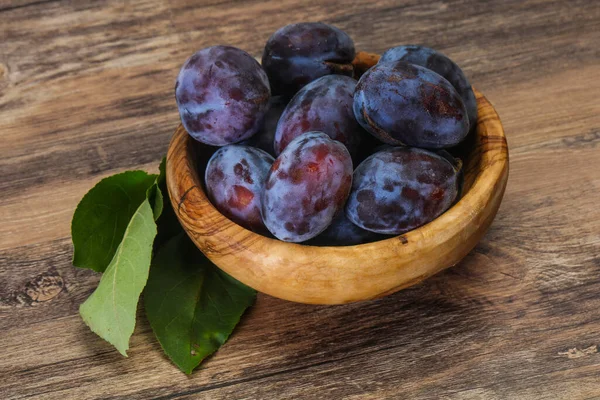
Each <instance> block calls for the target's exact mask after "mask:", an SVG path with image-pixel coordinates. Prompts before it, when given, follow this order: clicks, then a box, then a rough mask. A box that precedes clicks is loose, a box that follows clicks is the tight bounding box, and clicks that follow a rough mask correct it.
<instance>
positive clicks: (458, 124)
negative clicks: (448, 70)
mask: <svg viewBox="0 0 600 400" xmlns="http://www.w3.org/2000/svg"><path fill="white" fill-rule="evenodd" d="M353 109H354V115H355V117H356V119H357V120H358V122H359V123H360V124H361V125H362V126H363V127H364V128H365V129H366V130H367V131H369V132H370V133H372V134H373V135H374V136H375V137H377V138H378V139H379V140H381V141H383V142H384V143H388V144H393V145H398V144H403V145H407V146H415V147H422V148H430V149H440V148H446V147H452V146H454V145H456V144H458V143H460V142H461V141H462V140H463V139H464V138H465V136H467V133H468V132H469V119H468V117H467V110H466V109H465V105H464V103H463V101H462V99H461V98H460V96H459V95H458V93H457V92H456V90H455V89H454V87H453V86H452V85H451V84H450V82H448V81H447V80H446V79H444V78H443V77H441V76H440V75H438V74H436V73H435V72H433V71H431V70H429V69H427V68H424V67H421V66H418V65H414V64H409V63H406V62H404V61H391V62H384V63H379V64H377V65H375V66H374V67H372V68H371V69H369V70H368V71H367V72H366V73H365V74H364V75H363V76H362V77H361V78H360V80H359V81H358V85H356V91H355V92H354V106H353Z"/></svg>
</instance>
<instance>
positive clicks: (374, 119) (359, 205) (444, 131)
mask: <svg viewBox="0 0 600 400" xmlns="http://www.w3.org/2000/svg"><path fill="white" fill-rule="evenodd" d="M355 56H356V54H355V50H354V43H353V41H352V39H350V37H349V36H348V35H347V34H346V33H344V32H343V31H341V30H339V29H337V28H335V27H333V26H330V25H326V24H322V23H299V24H293V25H288V26H285V27H283V28H281V29H279V30H278V31H276V32H275V33H274V34H273V35H272V36H271V37H270V38H269V40H268V41H267V44H266V46H265V50H264V54H263V57H262V66H261V64H259V63H258V62H257V61H256V60H255V59H254V58H253V57H252V56H250V55H249V54H248V53H246V52H244V51H243V50H240V49H237V48H234V47H229V46H213V47H209V48H206V49H203V50H200V51H198V52H197V53H195V54H194V55H192V56H191V57H190V58H189V59H188V60H187V61H186V62H185V64H184V65H183V67H182V68H181V71H180V73H179V76H178V78H177V83H176V86H175V95H176V100H177V105H178V107H179V113H180V115H181V121H182V123H183V126H184V127H185V129H186V130H187V132H188V133H189V134H190V135H191V136H192V137H193V138H194V139H196V140H198V141H200V142H202V143H204V144H207V145H210V146H219V148H218V149H216V151H215V152H214V154H213V155H212V157H211V158H210V160H209V162H208V165H207V167H206V171H205V183H206V191H207V193H208V196H209V198H210V200H211V201H212V202H213V204H214V205H215V207H216V208H217V209H219V211H220V212H221V213H223V214H224V215H225V216H227V217H228V218H230V219H231V220H233V221H235V222H236V223H238V224H240V225H242V226H244V227H246V228H247V229H250V230H252V231H255V232H258V233H261V234H265V235H270V234H272V235H273V236H275V237H276V238H278V239H280V240H284V241H288V242H307V241H308V242H307V243H308V244H315V245H353V244H359V243H366V242H369V241H374V240H379V239H381V238H385V237H387V236H389V235H397V234H402V233H404V232H407V231H410V230H412V229H414V228H417V227H419V226H421V225H424V224H426V223H428V222H430V221H432V220H433V219H435V218H436V217H438V216H439V215H440V214H442V213H443V212H444V211H446V210H447V209H448V208H449V207H450V206H451V205H452V204H453V203H454V202H455V201H456V200H457V199H458V198H459V196H460V187H461V184H462V182H461V180H462V173H461V164H462V163H461V161H460V160H459V159H455V158H454V157H453V156H451V155H450V153H448V152H447V151H446V150H444V149H451V148H453V147H455V146H457V145H458V144H459V143H460V142H462V141H463V140H464V139H465V138H466V137H467V134H468V133H469V131H470V130H471V128H473V127H474V126H475V125H476V121H477V104H476V101H475V96H474V94H473V90H472V89H471V85H470V84H469V82H468V81H467V79H466V77H465V75H464V73H463V72H462V71H461V69H460V68H459V67H458V66H457V65H456V64H455V63H454V62H453V61H452V60H450V59H449V58H448V57H446V56H445V55H443V54H441V53H439V52H437V51H435V50H432V49H430V48H427V47H422V46H399V47H395V48H392V49H390V50H388V51H386V52H385V53H384V54H383V55H382V57H381V59H380V60H379V62H378V63H377V64H376V65H374V66H373V67H371V68H369V69H368V70H367V71H366V72H364V71H358V68H356V67H355V65H356V62H354V63H353V61H355ZM361 72H364V73H362V74H361ZM355 78H356V79H358V81H357V80H356V79H355ZM355 165H356V166H357V167H356V168H354V166H355Z"/></svg>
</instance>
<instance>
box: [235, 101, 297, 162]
mask: <svg viewBox="0 0 600 400" xmlns="http://www.w3.org/2000/svg"><path fill="white" fill-rule="evenodd" d="M286 105H287V102H286V101H285V99H284V98H283V97H281V96H275V97H271V100H270V101H269V110H268V111H267V115H266V116H265V120H264V123H263V126H262V128H260V130H259V131H258V133H256V134H255V135H254V136H252V137H251V138H250V139H247V140H244V141H243V142H240V144H243V145H246V146H252V147H257V148H259V149H261V150H264V151H266V152H267V153H269V154H270V155H272V156H275V155H276V154H275V150H274V149H273V142H274V140H275V131H276V130H277V123H278V122H279V118H280V117H281V114H283V110H285V107H286Z"/></svg>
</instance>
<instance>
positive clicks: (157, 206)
mask: <svg viewBox="0 0 600 400" xmlns="http://www.w3.org/2000/svg"><path fill="white" fill-rule="evenodd" d="M146 198H147V199H148V201H150V204H151V205H152V215H153V216H154V220H155V221H157V220H158V218H159V217H160V215H161V214H162V212H163V195H162V192H161V190H160V188H159V187H158V185H157V184H156V183H154V185H152V186H150V188H149V189H148V191H147V192H146Z"/></svg>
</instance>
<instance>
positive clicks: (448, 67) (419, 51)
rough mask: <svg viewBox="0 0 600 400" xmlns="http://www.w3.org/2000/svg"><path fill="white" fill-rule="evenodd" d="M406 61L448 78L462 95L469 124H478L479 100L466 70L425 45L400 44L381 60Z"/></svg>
mask: <svg viewBox="0 0 600 400" xmlns="http://www.w3.org/2000/svg"><path fill="white" fill-rule="evenodd" d="M389 61H406V62H409V63H411V64H416V65H420V66H421V67H425V68H427V69H430V70H432V71H433V72H435V73H437V74H439V75H441V76H443V77H444V78H446V80H447V81H448V82H450V84H452V86H454V89H456V91H457V92H458V94H459V95H460V97H461V99H462V101H463V103H465V107H466V109H467V114H468V116H469V126H470V127H471V128H473V127H475V126H476V124H477V100H476V99H475V93H473V88H472V87H471V84H470V83H469V80H468V79H467V77H466V76H465V74H464V72H463V71H462V69H460V67H459V66H458V65H456V63H455V62H454V61H452V60H451V59H450V58H449V57H447V56H446V55H444V54H442V53H440V52H439V51H436V50H434V49H431V48H429V47H425V46H416V45H409V46H398V47H394V48H391V49H389V50H388V51H386V52H385V53H383V55H382V56H381V59H380V60H379V62H381V63H383V62H389Z"/></svg>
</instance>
